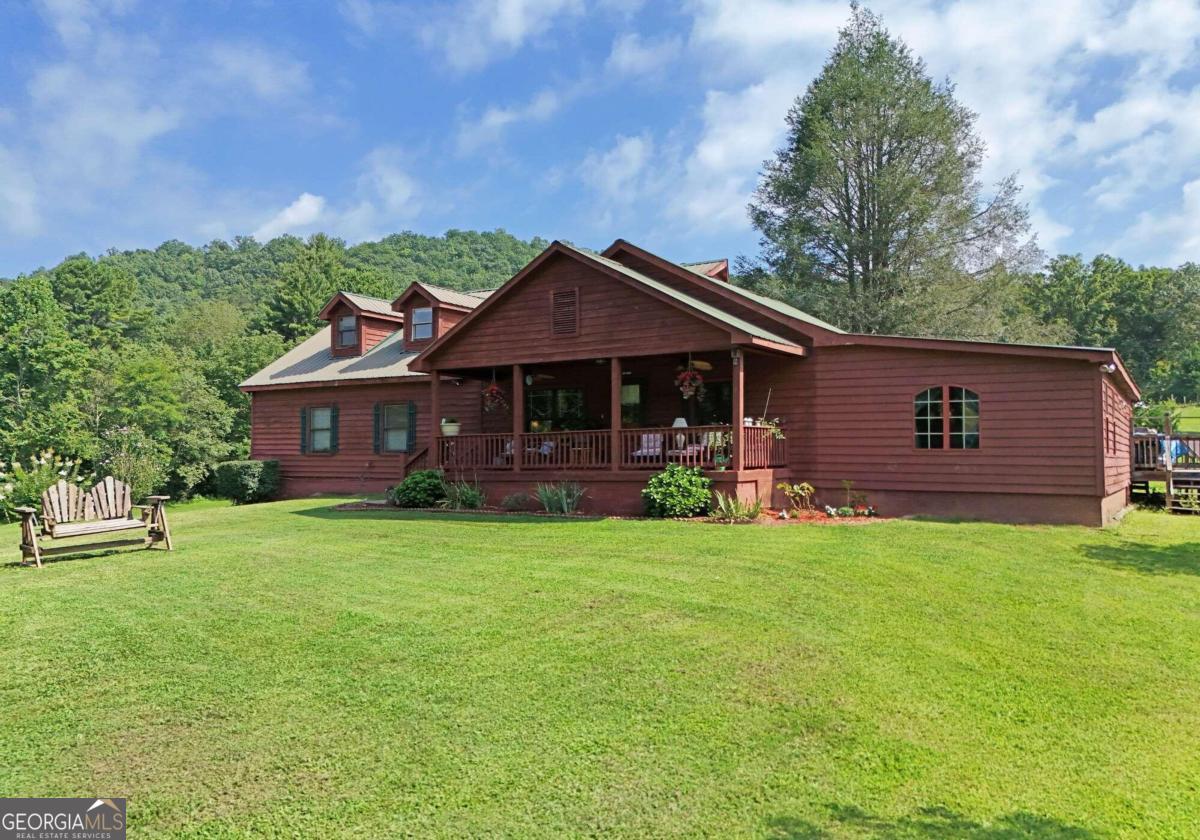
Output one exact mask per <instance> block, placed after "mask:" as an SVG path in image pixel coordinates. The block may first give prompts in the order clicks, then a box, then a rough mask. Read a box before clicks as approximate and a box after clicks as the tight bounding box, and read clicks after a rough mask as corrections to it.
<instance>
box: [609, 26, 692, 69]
mask: <svg viewBox="0 0 1200 840" xmlns="http://www.w3.org/2000/svg"><path fill="white" fill-rule="evenodd" d="M682 49H683V41H682V39H680V38H678V37H675V36H672V37H667V38H662V39H658V40H645V39H643V38H642V37H641V36H640V35H638V34H637V33H636V32H627V33H625V34H623V35H620V36H618V37H617V39H616V40H615V41H613V45H612V50H611V52H609V54H608V60H607V61H606V62H605V64H604V66H605V69H606V70H608V72H610V73H615V74H617V75H621V76H647V75H651V74H653V73H656V72H658V71H659V70H661V69H662V68H664V67H666V66H667V65H668V64H670V63H672V62H673V61H675V60H676V59H677V58H678V57H679V54H680V52H681V51H682Z"/></svg>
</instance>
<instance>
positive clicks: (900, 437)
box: [805, 347, 1102, 496]
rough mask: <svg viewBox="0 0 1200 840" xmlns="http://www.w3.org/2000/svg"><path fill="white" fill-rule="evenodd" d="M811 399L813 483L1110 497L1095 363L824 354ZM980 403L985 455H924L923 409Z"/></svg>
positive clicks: (858, 350) (910, 353) (896, 352)
mask: <svg viewBox="0 0 1200 840" xmlns="http://www.w3.org/2000/svg"><path fill="white" fill-rule="evenodd" d="M811 361H812V362H813V364H812V367H811V371H812V376H811V382H810V387H809V389H808V390H807V393H806V394H805V396H806V397H807V399H808V400H809V401H810V402H811V405H812V422H813V432H814V444H815V446H814V449H813V450H811V452H810V453H809V454H810V456H811V457H812V461H811V468H810V472H811V475H812V476H813V480H814V481H813V483H815V484H820V485H825V486H835V485H837V484H838V483H840V482H841V481H842V480H843V479H848V480H851V481H853V482H855V484H856V485H857V486H859V487H861V488H862V489H872V488H873V489H879V490H896V491H925V492H960V493H962V492H990V493H1025V494H1063V495H1085V496H1099V495H1100V493H1099V492H1098V489H1099V478H1098V475H1097V469H1098V452H1101V451H1102V450H1101V449H1100V448H1099V447H1101V446H1102V440H1101V439H1100V435H1099V434H1098V432H1097V430H1098V428H1099V427H1100V426H1101V423H1100V418H1099V417H1098V416H1097V405H1098V400H1097V389H1098V387H1099V383H1097V381H1096V378H1095V371H1096V367H1095V365H1094V364H1093V363H1091V362H1084V361H1078V362H1077V361H1072V360H1059V359H1046V358H1038V357H1025V356H999V355H994V356H993V355H986V354H967V353H952V352H937V351H918V350H900V349H896V348H870V347H838V348H821V349H820V352H819V353H816V354H814V358H813V359H812V360H811ZM950 385H961V386H963V387H965V388H969V389H970V390H972V391H975V392H976V393H977V394H979V402H980V433H981V438H980V441H981V442H980V448H979V449H977V450H960V449H943V450H927V449H917V448H916V446H915V442H914V436H913V432H914V419H913V398H914V397H915V396H916V395H917V394H918V393H920V392H921V391H923V390H925V389H926V388H930V387H934V386H943V387H945V386H950Z"/></svg>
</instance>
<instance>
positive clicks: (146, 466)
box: [100, 426, 279, 501]
mask: <svg viewBox="0 0 1200 840" xmlns="http://www.w3.org/2000/svg"><path fill="white" fill-rule="evenodd" d="M170 462H171V453H170V451H168V449H167V447H166V446H164V445H163V444H161V443H159V442H158V441H156V440H154V438H152V437H150V436H149V435H148V434H146V433H145V432H144V431H142V429H141V428H139V427H138V426H118V427H116V428H112V429H109V430H108V431H106V432H104V434H103V435H101V436H100V470H101V471H102V472H103V473H104V474H106V475H111V476H112V477H113V478H116V479H118V480H119V481H123V482H125V483H126V484H128V485H129V488H130V491H131V492H132V494H133V497H134V499H136V500H137V501H141V500H142V499H144V498H146V497H147V496H149V495H150V494H151V493H153V492H155V491H156V490H159V489H161V488H162V486H163V485H164V484H165V483H166V481H167V466H168V464H170ZM230 463H248V464H257V463H260V462H258V461H241V462H230ZM271 463H273V464H275V485H274V486H272V487H271V493H274V492H275V489H276V488H277V487H278V484H279V478H278V477H279V464H278V462H276V461H272V462H271ZM214 485H215V477H214ZM220 495H224V494H220ZM233 498H237V497H233ZM245 501H258V500H257V499H246V500H245Z"/></svg>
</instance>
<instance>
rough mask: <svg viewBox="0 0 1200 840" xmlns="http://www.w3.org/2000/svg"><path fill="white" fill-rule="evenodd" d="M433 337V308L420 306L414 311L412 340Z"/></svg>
mask: <svg viewBox="0 0 1200 840" xmlns="http://www.w3.org/2000/svg"><path fill="white" fill-rule="evenodd" d="M429 338H433V308H432V307H429V306H418V307H416V308H415V309H413V311H412V340H413V341H424V340H425V339H429Z"/></svg>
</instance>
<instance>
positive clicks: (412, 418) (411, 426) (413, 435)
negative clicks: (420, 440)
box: [407, 401, 417, 452]
mask: <svg viewBox="0 0 1200 840" xmlns="http://www.w3.org/2000/svg"><path fill="white" fill-rule="evenodd" d="M416 448H417V404H416V403H415V402H412V401H410V402H409V404H408V450H407V451H409V452H412V451H413V450H415V449H416Z"/></svg>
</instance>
